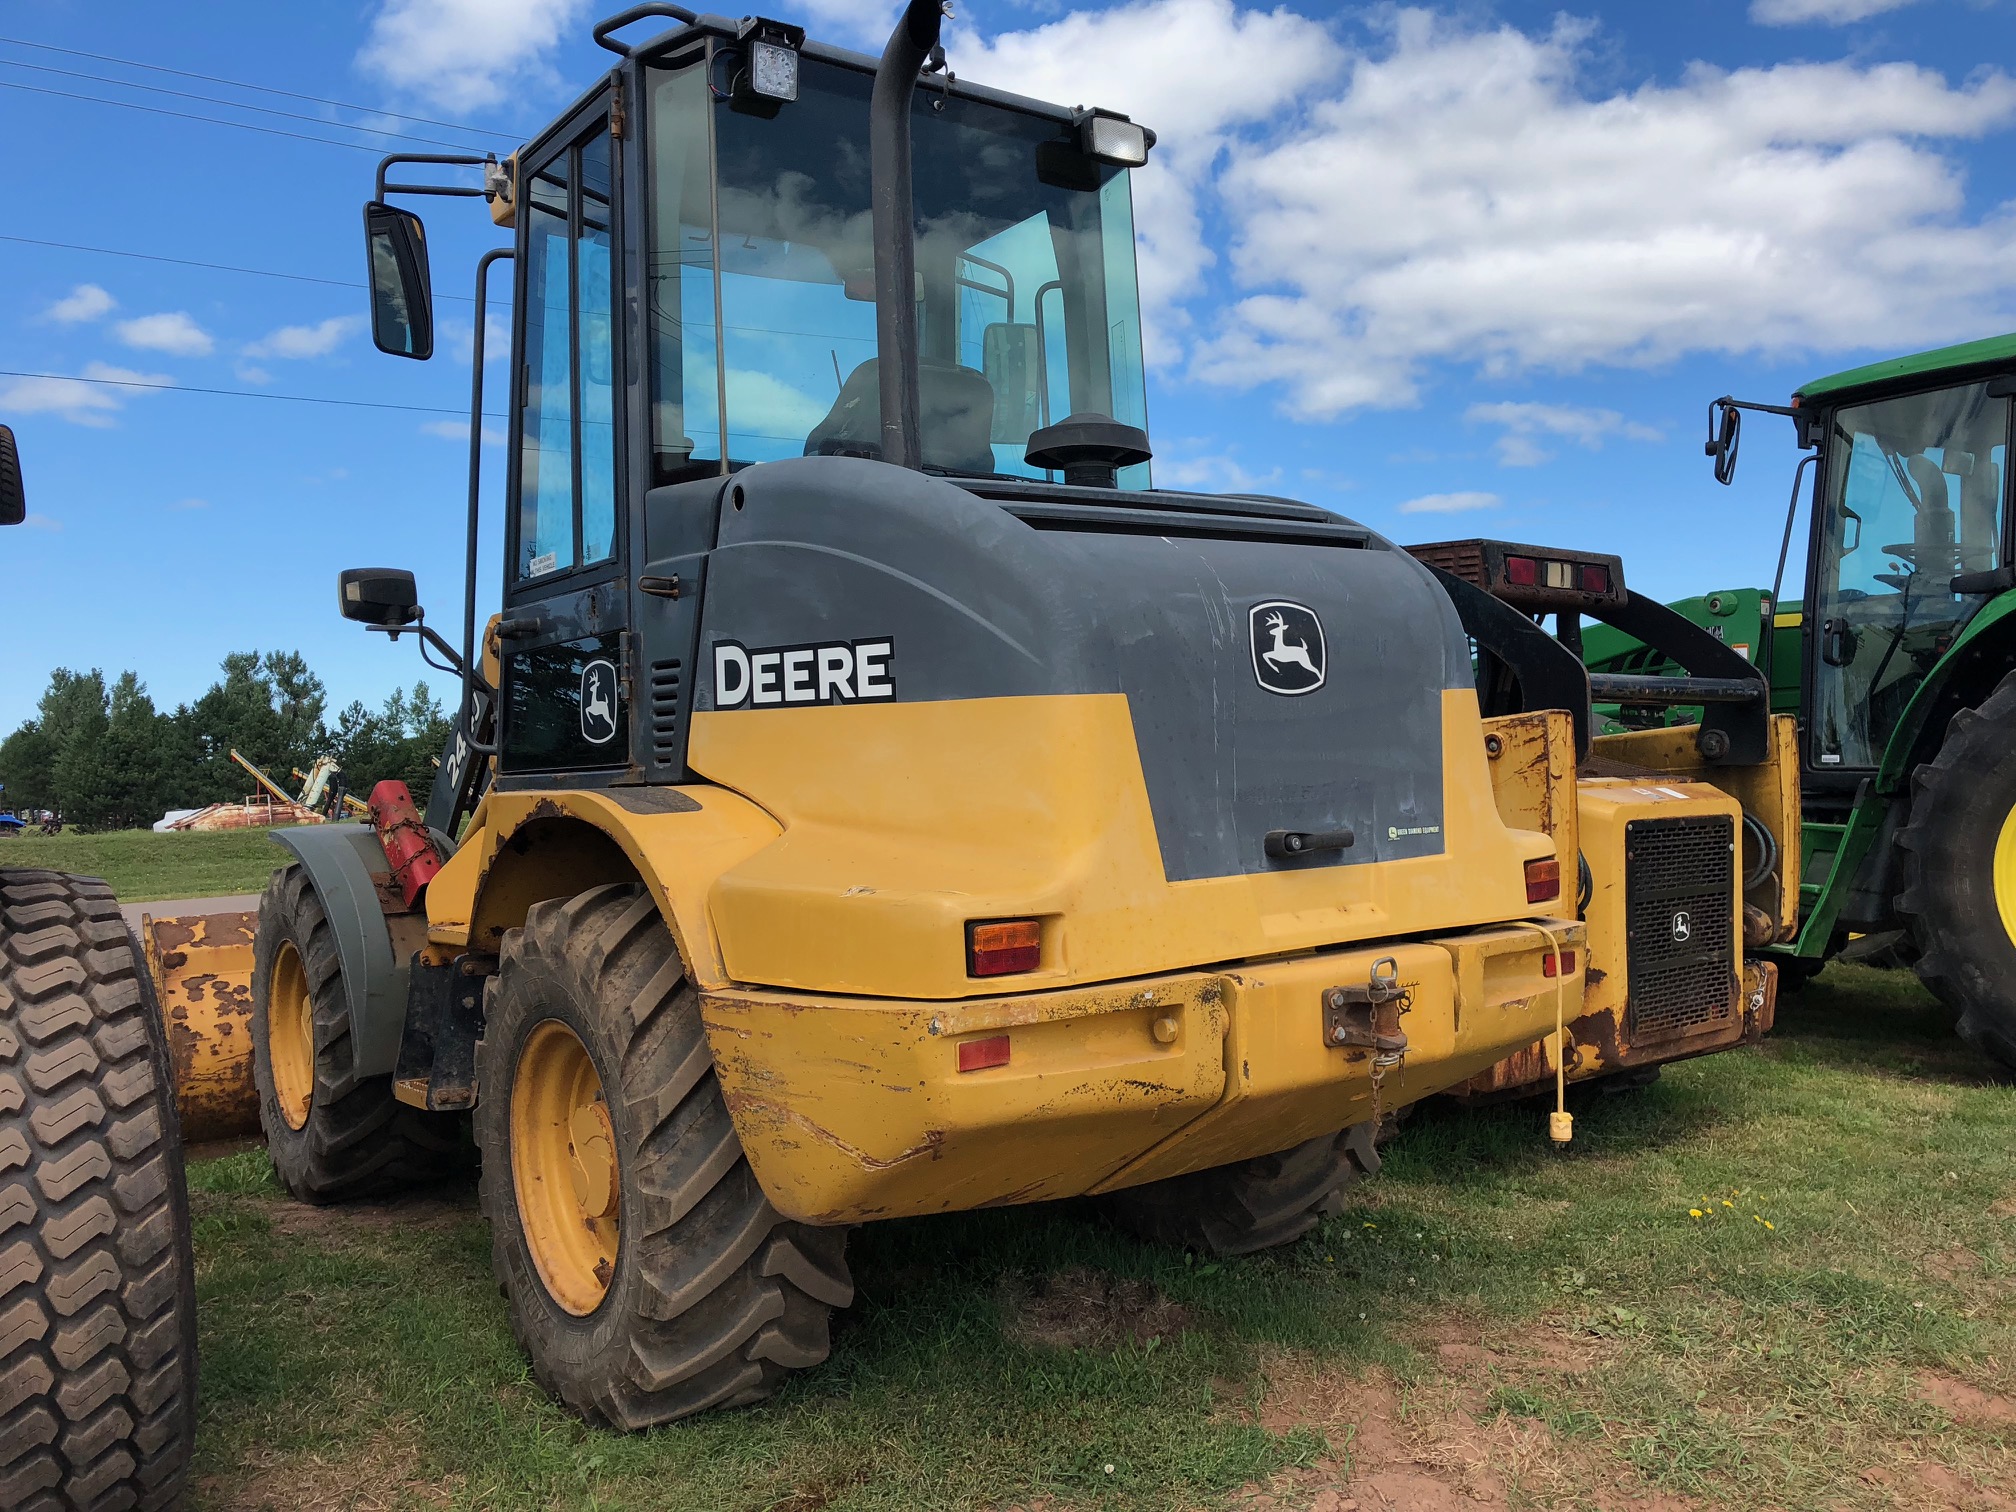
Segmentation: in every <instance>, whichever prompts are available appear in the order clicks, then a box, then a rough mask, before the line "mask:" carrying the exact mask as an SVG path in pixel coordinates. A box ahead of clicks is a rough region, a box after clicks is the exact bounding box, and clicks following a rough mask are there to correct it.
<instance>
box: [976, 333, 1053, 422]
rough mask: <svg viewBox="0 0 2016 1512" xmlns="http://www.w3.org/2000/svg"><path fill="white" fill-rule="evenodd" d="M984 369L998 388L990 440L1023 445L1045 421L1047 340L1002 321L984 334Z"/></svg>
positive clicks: (981, 359)
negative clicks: (1044, 392)
mask: <svg viewBox="0 0 2016 1512" xmlns="http://www.w3.org/2000/svg"><path fill="white" fill-rule="evenodd" d="M980 367H981V370H982V371H983V372H984V373H986V375H987V381H988V382H989V383H990V384H992V385H993V386H994V429H993V433H992V435H990V436H989V437H988V439H989V440H991V441H995V442H999V443H1002V444H1005V445H1008V446H1021V445H1024V444H1025V443H1026V442H1027V441H1028V440H1029V434H1030V432H1031V431H1033V430H1035V429H1036V427H1037V426H1038V425H1039V424H1041V423H1042V418H1043V377H1044V375H1043V338H1042V334H1041V333H1040V332H1039V331H1038V330H1037V329H1036V327H1035V326H1033V325H1015V324H1012V323H1010V322H1008V321H1000V322H998V323H996V324H994V325H990V326H988V327H987V328H986V329H985V330H984V331H982V332H981V333H980Z"/></svg>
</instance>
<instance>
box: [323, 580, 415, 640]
mask: <svg viewBox="0 0 2016 1512" xmlns="http://www.w3.org/2000/svg"><path fill="white" fill-rule="evenodd" d="M336 607H337V609H338V610H339V611H340V612H341V614H342V616H343V618H345V619H347V620H356V621H357V622H358V623H360V624H365V625H378V626H382V627H384V628H387V629H397V628H398V627H400V626H403V625H411V624H414V623H416V622H417V621H418V620H419V618H420V590H419V588H418V587H416V586H415V585H414V582H413V574H412V573H410V572H407V571H406V570H405V569H404V568H400V567H352V568H349V569H348V570H347V571H344V572H342V573H339V574H338V575H337V578H336Z"/></svg>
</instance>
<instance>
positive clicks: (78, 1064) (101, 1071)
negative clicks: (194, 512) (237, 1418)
mask: <svg viewBox="0 0 2016 1512" xmlns="http://www.w3.org/2000/svg"><path fill="white" fill-rule="evenodd" d="M25 516H26V504H25V500H24V496H23V493H22V487H21V464H20V458H19V455H18V453H17V451H16V447H15V441H14V433H13V432H12V431H11V430H9V429H8V428H7V427H6V426H4V425H0V525H18V524H19V523H21V521H22V519H23V518H25ZM163 1025H164V1021H163V1019H162V1018H161V1015H160V1012H159V1010H158V1008H157V1007H156V1006H155V1004H154V1003H153V1002H152V1001H151V1000H150V993H149V990H148V980H147V976H146V973H145V971H144V970H143V969H142V967H141V964H140V955H139V951H138V950H137V949H136V947H135V943H134V940H133V936H132V933H131V932H130V931H129V930H128V929H127V927H126V922H125V920H124V919H123V918H122V917H121V916H120V912H119V904H118V901H117V900H116V899H115V898H114V897H113V896H112V889H111V888H109V887H107V886H106V885H105V884H104V883H103V882H101V881H99V880H98V879H97V878H96V877H73V876H67V875H65V874H63V873H61V872H54V871H44V870H34V869H29V868H18V867H9V868H6V869H4V870H0V1506H4V1507H10V1508H23V1509H30V1508H32V1509H49V1512H60V1509H70V1508H82V1507H150V1508H151V1507H168V1506H171V1505H173V1504H174V1503H175V1502H176V1500H177V1499H178V1498H179V1497H180V1495H181V1492H182V1487H183V1484H184V1482H185V1481H186V1480H187V1478H188V1473H189V1454H190V1448H191V1445H192V1443H193V1441H194V1437H195V1431H196V1267H195V1264H194V1261H193V1259H192V1256H191V1251H190V1240H189V1195H188V1190H187V1188H186V1187H185V1185H184V1184H183V1177H182V1144H181V1137H180V1133H179V1130H178V1128H177V1122H176V1115H175V1098H174V1095H173V1090H172V1087H171V1083H170V1076H169V1065H168V1054H167V1046H166V1044H165V1036H164V1028H163Z"/></svg>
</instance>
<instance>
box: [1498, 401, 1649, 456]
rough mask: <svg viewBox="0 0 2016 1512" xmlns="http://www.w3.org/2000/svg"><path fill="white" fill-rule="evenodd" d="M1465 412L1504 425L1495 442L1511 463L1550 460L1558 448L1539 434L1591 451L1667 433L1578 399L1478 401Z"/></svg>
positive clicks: (1647, 439) (1500, 454)
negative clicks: (1542, 441)
mask: <svg viewBox="0 0 2016 1512" xmlns="http://www.w3.org/2000/svg"><path fill="white" fill-rule="evenodd" d="M1463 418H1464V419H1465V420H1467V421H1469V422H1470V423H1472V424H1473V425H1475V424H1483V425H1497V426H1501V427H1503V434H1501V435H1500V436H1499V437H1498V439H1497V441H1496V442H1494V443H1493V445H1494V446H1495V448H1496V450H1497V453H1498V461H1499V462H1500V464H1502V465H1503V466H1506V467H1534V466H1537V465H1538V464H1540V463H1542V462H1545V461H1547V460H1549V459H1550V458H1551V457H1552V456H1553V453H1552V452H1549V451H1547V450H1546V449H1545V448H1543V447H1542V446H1541V445H1540V442H1539V440H1538V439H1537V438H1539V437H1542V436H1559V437H1561V438H1562V439H1564V440H1567V441H1572V442H1574V443H1575V444H1576V445H1577V446H1581V447H1584V448H1586V449H1588V450H1589V451H1601V450H1602V449H1603V443H1604V442H1605V441H1609V440H1615V439H1619V438H1621V439H1623V440H1626V441H1663V440H1665V439H1666V435H1665V432H1663V431H1659V430H1655V429H1654V428H1653V427H1651V426H1649V425H1642V424H1640V423H1639V422H1638V421H1636V420H1626V419H1625V418H1624V417H1623V416H1622V415H1620V414H1618V413H1617V411H1616V410H1613V409H1594V408H1586V407H1584V406H1581V405H1574V404H1536V403H1523V402H1522V403H1514V402H1505V403H1498V404H1473V405H1471V406H1470V408H1469V409H1467V410H1465V411H1464V412H1463Z"/></svg>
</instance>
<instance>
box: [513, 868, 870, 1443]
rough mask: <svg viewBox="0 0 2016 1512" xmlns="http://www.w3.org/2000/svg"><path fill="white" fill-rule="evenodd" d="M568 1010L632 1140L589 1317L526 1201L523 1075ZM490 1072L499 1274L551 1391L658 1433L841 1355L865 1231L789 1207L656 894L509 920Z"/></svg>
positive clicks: (536, 1368)
mask: <svg viewBox="0 0 2016 1512" xmlns="http://www.w3.org/2000/svg"><path fill="white" fill-rule="evenodd" d="M552 1021H557V1022H558V1023H559V1024H561V1025H564V1026H565V1028H566V1029H567V1030H568V1031H571V1033H572V1034H573V1036H574V1037H575V1038H576V1039H577V1040H578V1041H579V1044H580V1046H581V1047H582V1048H584V1049H585V1050H586V1051H587V1055H588V1058H589V1060H590V1061H592V1063H593V1068H594V1073H595V1077H596V1078H597V1080H599V1082H600V1086H601V1099H600V1102H599V1107H600V1109H601V1111H602V1113H603V1114H604V1115H606V1120H607V1126H608V1129H609V1133H610V1138H611V1142H612V1144H613V1147H614V1153H615V1167H616V1183H615V1186H614V1188H613V1190H614V1191H615V1193H616V1202H617V1211H616V1214H615V1222H616V1227H617V1231H618V1238H617V1244H616V1252H615V1263H614V1265H613V1267H612V1268H611V1269H610V1270H608V1271H607V1272H606V1273H600V1274H602V1275H603V1285H605V1286H606V1288H607V1290H606V1293H605V1294H604V1295H603V1296H602V1297H601V1299H600V1301H599V1303H597V1304H595V1305H593V1307H592V1310H590V1311H586V1312H583V1313H576V1312H573V1311H570V1310H569V1309H568V1308H567V1307H565V1306H562V1305H561V1304H560V1303H559V1302H558V1301H557V1300H556V1299H555V1297H554V1295H553V1293H552V1292H551V1291H550V1290H549V1289H548V1287H547V1285H546V1283H545V1281H544V1280H543V1279H542V1277H541V1274H540V1271H539V1267H538V1263H537V1262H536V1261H535V1259H534V1257H533V1254H532V1252H531V1249H530V1248H529V1246H528V1240H527V1235H526V1216H525V1213H524V1212H523V1211H522V1210H521V1201H520V1190H519V1181H520V1173H519V1167H518V1164H517V1162H518V1158H519V1151H518V1149H517V1148H516V1145H515V1141H516V1139H517V1132H516V1131H517V1127H518V1125H517V1120H516V1119H515V1118H514V1106H515V1105H516V1104H517V1100H518V1098H519V1097H520V1095H521V1094H520V1087H519V1076H518V1073H519V1071H520V1069H521V1066H522V1064H523V1060H524V1057H523V1055H522V1052H523V1051H524V1049H525V1047H526V1045H527V1042H528V1038H529V1037H530V1036H531V1035H532V1034H533V1032H534V1031H535V1030H539V1029H540V1028H541V1026H542V1025H546V1024H549V1023H550V1022H552ZM545 1032H547V1033H548V1034H549V1035H550V1033H551V1031H550V1030H548V1031H545ZM477 1084H478V1085H479V1086H480V1087H481V1088H482V1089H483V1092H482V1100H481V1101H480V1102H479V1103H478V1105H477V1110H476V1141H477V1145H478V1147H479V1148H480V1149H481V1150H482V1152H483V1178H482V1192H483V1208H484V1211H485V1213H486V1214H487V1215H488V1216H489V1219H490V1230H491V1243H492V1251H493V1254H494V1257H495V1264H496V1269H497V1276H498V1279H499V1281H500V1282H501V1283H502V1285H503V1288H504V1293H505V1295H506V1296H507V1297H508V1298H509V1299H510V1303H511V1320H512V1326H513V1328H514V1329H515V1330H516V1332H517V1335H518V1339H519V1342H520V1343H521V1344H522V1345H523V1346H524V1349H525V1352H526V1353H527V1354H528V1355H529V1356H530V1357H531V1361H532V1370H533V1374H534V1375H535V1376H536V1377H537V1378H538V1380H539V1382H540V1383H541V1384H542V1385H543V1386H544V1387H545V1388H546V1389H547V1390H548V1391H550V1392H552V1393H553V1394H554V1395H555V1396H557V1397H558V1398H559V1399H560V1400H561V1401H563V1402H565V1403H566V1404H567V1405H568V1406H569V1407H571V1408H573V1409H574V1410H575V1411H576V1412H578V1413H580V1414H581V1415H582V1416H583V1417H584V1418H586V1419H587V1420H588V1421H589V1422H591V1423H594V1424H597V1425H606V1426H609V1427H614V1428H620V1429H626V1430H628V1429H639V1428H649V1427H652V1426H654V1425H656V1424H659V1423H669V1422H671V1421H673V1420H674V1419H675V1418H682V1417H686V1416H688V1415H689V1414H692V1413H696V1412H703V1411H706V1410H707V1409H709V1408H713V1407H737V1406H742V1405H744V1404H746V1403H750V1402H755V1401H759V1400H761V1399H762V1398H764V1397H766V1396H769V1395H770V1394H771V1393H772V1392H774V1391H775V1390H776V1389H777V1387H778V1385H779V1384H780V1383H781V1382H782V1381H783V1379H784V1377H785V1375H786V1374H787V1373H788V1372H790V1371H792V1370H796V1369H800V1368H803V1367H805V1366H809V1365H815V1364H817V1363H818V1362H819V1361H821V1360H823V1359H825V1358H826V1354H827V1350H828V1348H829V1340H828V1328H829V1323H830V1320H831V1317H832V1313H833V1310H834V1309H835V1308H839V1307H845V1306H847V1305H848V1304H849V1303H850V1302H851V1301H852V1300H853V1297H854V1288H853V1283H852V1282H851V1281H850V1279H849V1278H848V1273H847V1259H846V1245H847V1231H846V1230H845V1229H841V1228H811V1227H808V1226H806V1225H804V1224H800V1223H793V1222H790V1221H788V1220H786V1219H785V1218H784V1217H783V1216H782V1215H780V1214H779V1213H778V1212H777V1210H776V1209H775V1208H773V1207H771V1205H770V1203H769V1201H768V1199H767V1198H765V1197H764V1195H763V1191H762V1189H761V1188H760V1187H759V1186H758V1185H757V1184H756V1177H755V1174H754V1172H752V1171H751V1170H750V1168H749V1162H748V1160H747V1158H746V1157H745V1156H744V1155H743V1153H742V1146H741V1142H740V1141H739V1140H738V1139H737V1138H736V1134H735V1127H734V1124H733V1123H732V1122H731V1121H730V1119H729V1116H728V1106H727V1103H726V1101H725V1099H724V1098H723V1097H722V1094H721V1086H720V1083H719V1081H718V1080H717V1079H716V1077H715V1074H714V1063H713V1059H712V1057H711V1055H710V1054H709V1051H708V1047H707V1036H706V1032H705V1030H704V1028H703V1027H702V1025H701V1022H700V1004H699V998H698V995H697V994H696V993H695V992H694V990H693V987H692V985H691V984H690V983H689V982H688V981H687V980H686V976H685V972H684V970H683V968H682V967H681V965H680V962H679V956H678V952H677V950H676V949H675V948H674V945H673V942H672V938H671V935H670V933H669V932H668V931H667V929H666V927H665V923H664V921H663V920H662V919H661V918H660V917H659V915H658V910H657V907H656V905H655V904H654V903H653V901H652V900H651V898H650V897H649V896H647V895H645V894H643V893H642V892H640V891H639V890H638V889H636V888H634V887H625V886H607V887H598V888H595V889H593V890H591V891H589V892H585V893H582V894H581V895H580V896H578V897H575V898H571V899H566V900H556V901H554V902H550V903H540V904H537V905H535V906H534V907H533V908H532V910H531V912H530V913H529V914H528V916H527V917H526V920H525V927H524V928H523V929H518V930H512V931H511V932H510V933H508V934H506V935H505V937H504V943H503V951H502V957H501V959H500V961H499V963H498V971H497V975H496V976H495V977H494V978H493V979H492V981H491V984H490V989H489V1000H488V1009H487V1014H486V1023H485V1028H484V1034H483V1039H482V1041H481V1043H480V1044H479V1046H478V1048H477ZM524 1095H526V1096H528V1097H529V1096H530V1095H531V1094H530V1092H529V1090H528V1092H527V1093H526V1094H524ZM527 1143H528V1144H529V1143H530V1140H529V1139H528V1140H527ZM569 1148H570V1149H571V1148H572V1146H571V1145H570V1146H569ZM531 1159H532V1157H530V1156H528V1157H527V1169H528V1170H529V1169H532V1166H531Z"/></svg>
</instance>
